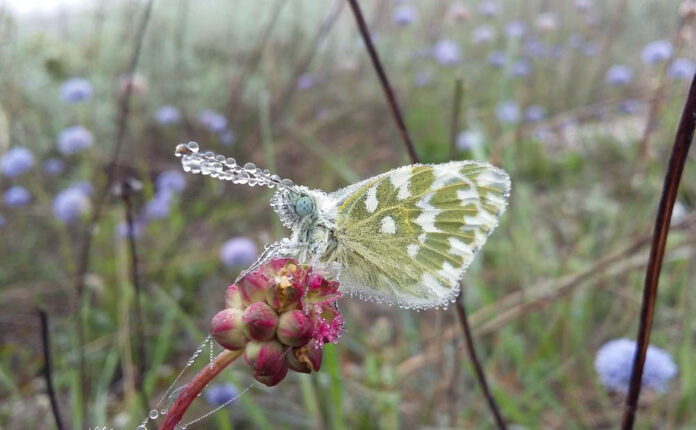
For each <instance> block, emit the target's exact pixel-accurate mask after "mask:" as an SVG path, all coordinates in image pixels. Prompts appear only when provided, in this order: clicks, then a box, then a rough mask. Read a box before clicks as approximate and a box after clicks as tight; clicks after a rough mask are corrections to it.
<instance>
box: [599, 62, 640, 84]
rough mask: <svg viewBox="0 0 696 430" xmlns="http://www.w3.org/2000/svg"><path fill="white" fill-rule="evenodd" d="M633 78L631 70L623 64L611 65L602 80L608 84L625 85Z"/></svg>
mask: <svg viewBox="0 0 696 430" xmlns="http://www.w3.org/2000/svg"><path fill="white" fill-rule="evenodd" d="M632 79H633V70H631V69H630V68H629V67H628V66H625V65H623V64H617V65H615V66H611V67H610V68H609V70H607V74H606V75H605V76H604V81H605V82H606V83H607V84H609V85H626V84H628V83H629V82H631V80H632Z"/></svg>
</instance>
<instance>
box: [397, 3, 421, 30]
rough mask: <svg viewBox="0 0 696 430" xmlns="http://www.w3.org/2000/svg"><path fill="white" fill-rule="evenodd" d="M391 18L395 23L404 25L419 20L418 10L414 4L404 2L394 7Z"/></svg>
mask: <svg viewBox="0 0 696 430" xmlns="http://www.w3.org/2000/svg"><path fill="white" fill-rule="evenodd" d="M391 19H392V22H394V24H396V25H398V26H402V27H403V26H406V25H409V24H413V23H414V22H416V21H417V20H418V11H416V8H414V7H413V6H411V5H408V4H404V5H401V6H398V7H397V8H396V9H394V11H393V12H392V15H391Z"/></svg>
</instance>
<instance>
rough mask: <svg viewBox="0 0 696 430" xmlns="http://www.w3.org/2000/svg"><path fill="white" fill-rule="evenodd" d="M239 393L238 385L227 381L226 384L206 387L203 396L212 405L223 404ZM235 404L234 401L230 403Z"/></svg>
mask: <svg viewBox="0 0 696 430" xmlns="http://www.w3.org/2000/svg"><path fill="white" fill-rule="evenodd" d="M238 395H239V391H237V387H235V386H234V385H233V384H231V383H229V382H227V383H224V384H217V385H211V386H210V387H208V388H206V390H205V393H203V396H204V398H205V401H206V402H207V403H208V404H209V405H211V406H221V405H224V404H225V403H227V402H229V401H230V400H232V399H234V398H235V397H237V396H238ZM230 404H234V402H232V403H230Z"/></svg>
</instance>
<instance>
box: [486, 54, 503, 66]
mask: <svg viewBox="0 0 696 430" xmlns="http://www.w3.org/2000/svg"><path fill="white" fill-rule="evenodd" d="M488 65H490V66H491V67H495V68H496V69H499V68H501V67H503V66H504V65H505V53H504V52H502V51H492V52H491V53H490V54H488Z"/></svg>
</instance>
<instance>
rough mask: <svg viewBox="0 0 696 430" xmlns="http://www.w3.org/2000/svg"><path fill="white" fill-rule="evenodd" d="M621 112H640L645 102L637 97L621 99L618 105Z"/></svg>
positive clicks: (628, 113)
mask: <svg viewBox="0 0 696 430" xmlns="http://www.w3.org/2000/svg"><path fill="white" fill-rule="evenodd" d="M617 108H618V110H619V112H621V113H625V114H627V115H630V114H634V113H638V112H640V111H641V110H642V109H643V103H642V102H641V101H640V100H636V99H626V100H621V101H620V102H619V104H618V105H617Z"/></svg>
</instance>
